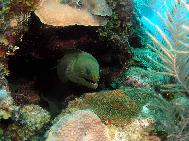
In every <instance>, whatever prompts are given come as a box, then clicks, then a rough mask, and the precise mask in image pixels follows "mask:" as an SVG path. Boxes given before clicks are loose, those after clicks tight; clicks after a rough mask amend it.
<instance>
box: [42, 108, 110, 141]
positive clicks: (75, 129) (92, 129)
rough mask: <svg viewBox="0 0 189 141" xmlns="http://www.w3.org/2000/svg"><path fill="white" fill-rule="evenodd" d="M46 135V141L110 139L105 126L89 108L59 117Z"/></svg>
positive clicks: (106, 140)
mask: <svg viewBox="0 0 189 141" xmlns="http://www.w3.org/2000/svg"><path fill="white" fill-rule="evenodd" d="M46 137H47V139H46V141H110V137H109V135H108V130H107V128H106V126H105V125H104V124H102V122H101V120H100V118H99V117H98V116H97V115H96V114H94V113H93V112H92V111H90V110H78V111H75V112H73V113H71V114H67V115H65V116H63V117H59V120H56V122H55V124H54V125H53V126H52V127H51V128H50V130H49V131H48V132H47V134H46Z"/></svg>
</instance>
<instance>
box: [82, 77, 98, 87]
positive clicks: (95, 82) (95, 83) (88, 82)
mask: <svg viewBox="0 0 189 141" xmlns="http://www.w3.org/2000/svg"><path fill="white" fill-rule="evenodd" d="M82 79H83V82H84V84H83V85H85V86H86V87H88V88H93V89H96V88H97V87H98V80H92V79H88V78H84V77H82Z"/></svg>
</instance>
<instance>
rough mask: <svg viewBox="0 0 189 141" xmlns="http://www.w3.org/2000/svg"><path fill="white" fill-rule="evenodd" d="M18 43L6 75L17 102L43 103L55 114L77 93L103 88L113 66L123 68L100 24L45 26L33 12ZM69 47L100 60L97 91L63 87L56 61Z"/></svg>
mask: <svg viewBox="0 0 189 141" xmlns="http://www.w3.org/2000/svg"><path fill="white" fill-rule="evenodd" d="M16 45H17V46H19V48H20V49H19V50H17V51H16V52H15V55H14V56H9V58H8V64H9V70H10V75H9V76H8V78H7V79H8V82H9V86H10V89H11V92H12V96H13V97H14V99H15V100H16V101H15V102H16V103H17V104H18V105H24V104H40V105H41V106H43V107H44V108H47V107H48V109H50V110H51V111H53V112H54V113H58V112H59V110H58V109H62V107H65V106H66V105H67V102H68V100H70V99H73V98H75V97H76V96H80V95H82V94H83V93H86V92H94V91H98V90H101V89H103V88H104V87H105V85H106V83H107V82H108V81H109V80H108V79H109V78H110V77H109V76H110V75H112V74H111V73H110V71H111V70H110V68H111V69H116V68H119V67H120V66H119V62H118V59H117V58H116V57H115V55H114V53H115V52H116V51H115V50H113V49H112V48H111V47H110V46H108V43H107V41H104V40H100V39H99V35H98V33H97V27H84V26H69V27H64V28H62V27H52V26H46V25H43V24H42V23H41V22H40V21H39V19H38V18H37V17H36V16H35V15H32V16H31V19H30V22H29V29H28V31H27V32H26V33H25V34H24V36H23V37H22V40H21V41H18V42H17V44H16ZM70 49H79V50H82V51H85V52H88V53H90V54H92V55H93V56H94V57H95V58H96V59H97V60H98V62H99V64H100V67H101V74H100V75H101V79H100V82H99V88H98V89H97V90H91V89H87V88H85V87H82V86H78V85H76V84H73V83H68V84H66V85H64V86H63V84H62V83H61V82H60V81H59V79H58V77H57V73H56V65H57V60H59V59H60V58H61V57H62V56H63V55H64V54H65V53H66V51H67V50H70ZM55 105H56V106H55ZM52 107H53V108H52ZM55 108H56V111H54V110H55Z"/></svg>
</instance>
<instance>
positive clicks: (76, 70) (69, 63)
mask: <svg viewBox="0 0 189 141" xmlns="http://www.w3.org/2000/svg"><path fill="white" fill-rule="evenodd" d="M57 75H58V77H59V79H60V80H61V81H62V82H63V83H65V82H67V81H71V82H74V83H77V84H79V85H82V86H85V87H88V88H92V89H96V88H97V87H98V81H99V77H100V76H99V64H98V62H97V60H96V59H95V58H94V57H93V56H92V55H91V54H89V53H86V52H84V51H73V52H70V53H67V54H66V55H64V56H63V57H62V58H61V59H60V60H59V62H58V65H57Z"/></svg>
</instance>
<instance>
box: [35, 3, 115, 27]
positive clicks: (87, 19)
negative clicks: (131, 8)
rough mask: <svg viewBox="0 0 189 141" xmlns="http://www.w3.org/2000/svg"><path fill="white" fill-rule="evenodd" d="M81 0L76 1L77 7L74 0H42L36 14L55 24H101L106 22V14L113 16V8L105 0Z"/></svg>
mask: <svg viewBox="0 0 189 141" xmlns="http://www.w3.org/2000/svg"><path fill="white" fill-rule="evenodd" d="M79 2H80V4H78V3H77V2H75V4H76V6H79V8H77V7H74V6H73V4H74V2H72V1H71V2H69V1H68V2H64V1H63V2H61V1H58V0H56V1H55V0H46V1H41V3H40V5H39V7H37V9H36V10H35V14H36V15H37V16H38V17H39V18H40V20H41V22H42V23H44V24H47V25H53V26H69V25H85V26H89V25H91V26H99V25H104V24H105V21H104V18H105V17H106V16H111V9H110V7H109V6H108V5H107V3H106V1H105V0H95V1H87V0H83V1H82V0H81V1H79ZM67 3H68V4H67ZM70 5H72V6H70ZM55 9H56V10H55ZM62 13H66V14H62ZM80 15H82V16H80Z"/></svg>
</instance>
